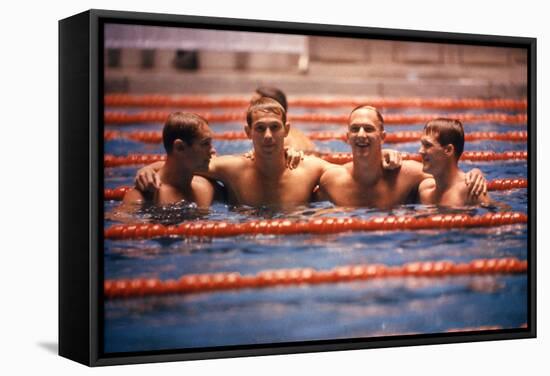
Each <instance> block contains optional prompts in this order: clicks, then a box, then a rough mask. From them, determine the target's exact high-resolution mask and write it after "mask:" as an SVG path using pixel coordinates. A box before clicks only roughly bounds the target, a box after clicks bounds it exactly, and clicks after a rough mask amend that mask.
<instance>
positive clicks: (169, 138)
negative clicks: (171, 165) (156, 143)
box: [162, 112, 208, 154]
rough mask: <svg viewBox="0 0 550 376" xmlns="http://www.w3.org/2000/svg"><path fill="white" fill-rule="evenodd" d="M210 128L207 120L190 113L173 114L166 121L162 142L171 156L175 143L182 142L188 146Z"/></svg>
mask: <svg viewBox="0 0 550 376" xmlns="http://www.w3.org/2000/svg"><path fill="white" fill-rule="evenodd" d="M206 126H208V122H207V121H206V119H204V118H202V117H201V116H199V115H197V114H193V113H190V112H173V113H171V114H170V116H168V119H166V123H164V128H163V130H162V142H163V144H164V149H166V153H167V154H170V153H171V152H172V148H173V146H174V141H176V140H177V139H180V140H182V141H183V142H185V143H186V144H187V145H192V144H193V142H194V141H195V140H196V139H197V138H198V137H199V136H200V131H201V130H202V129H203V128H204V127H206Z"/></svg>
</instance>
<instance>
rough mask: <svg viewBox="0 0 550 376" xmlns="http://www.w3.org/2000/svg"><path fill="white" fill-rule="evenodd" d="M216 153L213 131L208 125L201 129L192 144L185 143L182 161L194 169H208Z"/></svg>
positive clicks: (198, 170) (199, 170)
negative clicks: (213, 143)
mask: <svg viewBox="0 0 550 376" xmlns="http://www.w3.org/2000/svg"><path fill="white" fill-rule="evenodd" d="M214 154H216V150H215V149H214V146H213V145H212V132H211V131H210V128H208V126H205V127H203V128H202V129H201V130H200V131H199V135H198V137H197V138H196V139H195V140H193V143H192V144H191V145H187V144H184V146H183V148H182V153H181V155H180V156H181V162H182V163H185V164H186V165H187V166H188V168H189V169H191V170H192V171H197V172H201V171H208V165H209V164H210V159H211V158H212V156H213V155H214Z"/></svg>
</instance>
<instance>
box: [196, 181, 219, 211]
mask: <svg viewBox="0 0 550 376" xmlns="http://www.w3.org/2000/svg"><path fill="white" fill-rule="evenodd" d="M214 184H215V183H212V182H210V181H209V180H207V179H205V178H203V177H201V176H194V177H193V190H194V191H195V192H196V196H195V197H196V204H197V206H198V207H199V208H201V209H208V208H209V207H210V205H211V204H212V201H213V200H214V196H215V194H216V188H215V186H214Z"/></svg>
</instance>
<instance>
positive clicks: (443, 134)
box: [424, 118, 464, 160]
mask: <svg viewBox="0 0 550 376" xmlns="http://www.w3.org/2000/svg"><path fill="white" fill-rule="evenodd" d="M424 133H425V134H429V135H433V136H434V137H435V139H436V140H437V142H439V144H440V145H441V146H446V145H449V144H450V145H453V146H454V153H455V157H456V159H457V160H458V159H459V158H460V156H461V155H462V152H463V151H464V127H463V126H462V123H461V122H460V121H459V120H456V119H447V118H437V119H434V120H430V121H429V122H428V123H426V125H425V126H424Z"/></svg>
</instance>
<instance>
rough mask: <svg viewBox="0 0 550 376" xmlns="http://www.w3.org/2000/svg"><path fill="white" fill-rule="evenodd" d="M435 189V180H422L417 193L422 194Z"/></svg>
mask: <svg viewBox="0 0 550 376" xmlns="http://www.w3.org/2000/svg"><path fill="white" fill-rule="evenodd" d="M434 188H435V179H434V178H427V179H424V180H422V182H421V183H420V185H419V186H418V191H419V192H423V191H425V190H431V189H434Z"/></svg>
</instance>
